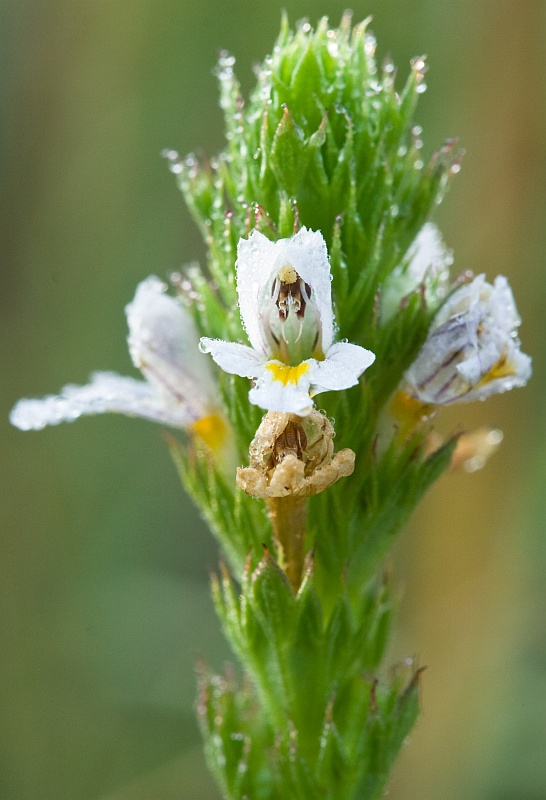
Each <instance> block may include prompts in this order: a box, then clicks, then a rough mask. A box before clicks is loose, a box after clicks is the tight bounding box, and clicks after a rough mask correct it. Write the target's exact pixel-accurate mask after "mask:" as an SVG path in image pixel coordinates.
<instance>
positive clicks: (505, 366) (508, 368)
mask: <svg viewBox="0 0 546 800" xmlns="http://www.w3.org/2000/svg"><path fill="white" fill-rule="evenodd" d="M515 374H516V370H515V367H514V365H513V364H512V363H511V362H510V361H509V360H508V356H507V354H506V353H503V355H502V356H501V357H500V358H499V360H498V361H497V363H496V364H495V365H494V366H492V367H491V369H490V370H489V372H488V373H487V375H484V376H483V378H482V379H481V381H480V382H479V383H478V385H477V387H476V388H479V387H480V386H485V384H486V383H490V382H491V381H496V380H497V378H509V377H510V376H511V375H515Z"/></svg>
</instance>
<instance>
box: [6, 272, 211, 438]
mask: <svg viewBox="0 0 546 800" xmlns="http://www.w3.org/2000/svg"><path fill="white" fill-rule="evenodd" d="M165 290H166V286H165V284H164V283H163V282H162V281H160V280H159V278H156V277H154V276H151V277H149V278H147V279H146V280H144V281H142V282H141V283H140V284H139V285H138V287H137V290H136V293H135V297H134V299H133V300H132V302H131V303H129V304H128V305H127V307H126V313H127V321H128V324H129V337H128V343H129V351H130V353H131V357H132V359H133V363H134V364H135V366H136V367H138V368H139V369H140V370H141V372H142V373H143V375H144V377H145V378H146V380H145V381H139V380H135V379H134V378H128V377H122V376H120V375H116V374H115V373H110V372H98V373H95V374H94V375H92V378H91V381H90V383H88V384H86V385H85V386H73V385H68V386H65V387H64V388H63V390H62V392H61V394H59V395H50V396H48V397H44V398H41V399H32V400H20V401H19V402H18V403H17V404H16V406H15V407H14V408H13V410H12V412H11V415H10V419H11V422H12V423H13V424H14V425H15V426H17V427H18V428H21V429H23V430H31V429H35V430H39V429H41V428H44V427H45V426H46V425H56V424H58V423H59V422H63V421H71V420H74V419H77V418H78V417H80V416H82V415H85V414H101V413H104V412H107V411H114V412H120V413H122V414H127V415H129V416H137V417H144V418H146V419H150V420H153V421H154V422H160V423H162V424H165V425H170V426H172V427H176V428H187V427H189V426H191V425H193V424H194V423H196V422H197V421H198V420H200V419H202V418H204V417H207V416H208V415H211V414H215V413H217V406H218V403H217V400H216V387H215V383H214V379H213V377H212V375H211V373H210V370H209V368H208V364H207V363H206V359H204V358H203V357H202V356H201V354H200V353H199V350H198V347H197V343H198V334H197V331H196V329H195V326H194V323H193V320H192V319H191V317H190V315H189V314H188V312H187V311H186V310H185V309H184V308H183V307H182V306H181V305H180V303H179V302H178V301H177V300H175V298H173V297H169V296H168V295H167V294H165Z"/></svg>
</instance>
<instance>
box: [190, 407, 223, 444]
mask: <svg viewBox="0 0 546 800" xmlns="http://www.w3.org/2000/svg"><path fill="white" fill-rule="evenodd" d="M189 430H190V432H191V433H192V434H193V435H194V436H197V437H199V439H201V440H202V441H203V442H204V443H205V444H206V445H207V447H209V448H210V449H211V450H212V451H213V452H216V451H217V450H218V449H219V448H220V447H221V446H222V445H223V444H224V441H225V438H226V433H227V425H226V423H225V421H224V419H223V418H222V417H221V416H219V415H218V414H210V415H209V416H208V417H202V418H201V419H198V420H197V422H193V423H192V424H191V425H190V426H189Z"/></svg>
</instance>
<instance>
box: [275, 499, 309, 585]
mask: <svg viewBox="0 0 546 800" xmlns="http://www.w3.org/2000/svg"><path fill="white" fill-rule="evenodd" d="M267 507H268V510H269V516H270V517H271V524H272V526H273V533H274V535H275V538H276V540H277V542H278V543H279V544H280V546H281V548H282V566H283V569H284V571H285V573H286V577H287V578H288V581H289V583H290V586H291V587H292V589H293V591H294V594H297V592H298V589H299V588H300V584H301V575H302V571H303V560H304V556H305V553H304V542H305V529H306V524H307V498H306V497H270V498H268V500H267Z"/></svg>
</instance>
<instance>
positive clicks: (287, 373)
mask: <svg viewBox="0 0 546 800" xmlns="http://www.w3.org/2000/svg"><path fill="white" fill-rule="evenodd" d="M265 368H266V369H268V370H269V371H270V372H271V374H272V375H273V380H276V381H280V382H281V383H282V384H283V386H286V385H287V384H289V383H298V381H299V379H300V378H301V377H302V375H305V373H306V372H308V371H309V364H306V363H305V361H304V362H303V363H302V364H299V366H297V367H287V366H286V365H285V364H273V363H272V364H266V366H265Z"/></svg>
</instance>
